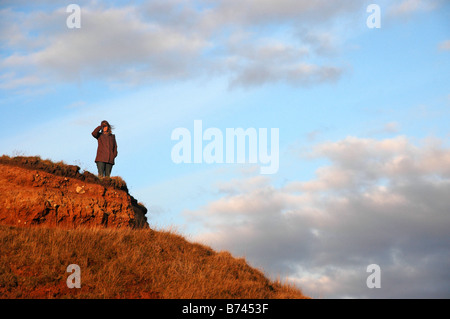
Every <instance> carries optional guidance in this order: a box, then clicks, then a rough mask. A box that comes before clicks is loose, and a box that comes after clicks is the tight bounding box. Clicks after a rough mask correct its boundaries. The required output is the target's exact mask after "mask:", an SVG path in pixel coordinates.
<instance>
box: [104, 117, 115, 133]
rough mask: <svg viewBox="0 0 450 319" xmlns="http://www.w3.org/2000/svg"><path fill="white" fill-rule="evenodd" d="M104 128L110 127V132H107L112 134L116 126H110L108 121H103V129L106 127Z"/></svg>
mask: <svg viewBox="0 0 450 319" xmlns="http://www.w3.org/2000/svg"><path fill="white" fill-rule="evenodd" d="M104 126H106V127H108V131H107V132H109V133H112V130H113V129H114V126H112V125H111V124H109V123H108V121H106V120H103V121H102V127H104Z"/></svg>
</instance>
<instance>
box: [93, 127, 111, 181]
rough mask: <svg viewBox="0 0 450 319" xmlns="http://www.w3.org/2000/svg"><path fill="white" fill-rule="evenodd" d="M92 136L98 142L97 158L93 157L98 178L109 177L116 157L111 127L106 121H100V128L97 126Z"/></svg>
mask: <svg viewBox="0 0 450 319" xmlns="http://www.w3.org/2000/svg"><path fill="white" fill-rule="evenodd" d="M92 136H93V137H95V138H96V139H97V141H98V147H97V156H96V157H95V163H96V164H97V169H98V177H100V178H103V177H105V176H106V177H110V176H111V170H112V167H113V165H114V164H115V162H114V159H115V158H116V157H117V142H116V136H115V135H114V134H112V127H111V125H110V124H109V123H108V121H102V122H101V124H100V126H97V127H96V128H95V130H94V131H93V132H92Z"/></svg>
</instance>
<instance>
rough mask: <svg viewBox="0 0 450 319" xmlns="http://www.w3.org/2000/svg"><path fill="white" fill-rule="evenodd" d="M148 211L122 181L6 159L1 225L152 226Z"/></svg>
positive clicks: (33, 160)
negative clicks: (148, 219)
mask: <svg viewBox="0 0 450 319" xmlns="http://www.w3.org/2000/svg"><path fill="white" fill-rule="evenodd" d="M146 213H147V209H146V208H145V207H144V206H143V205H141V204H139V203H138V202H137V201H136V199H134V198H133V197H132V196H131V195H130V194H129V193H128V188H127V186H126V184H125V182H124V181H123V180H122V179H121V178H120V177H113V178H111V179H105V180H100V179H98V178H97V177H96V176H95V175H93V174H91V173H89V172H84V173H83V174H81V173H80V172H79V167H78V166H73V165H66V164H63V163H53V162H50V161H48V160H41V159H40V158H39V157H15V158H9V157H7V156H2V157H1V158H0V223H1V224H8V225H17V226H31V225H46V226H59V227H69V228H74V227H78V226H89V227H95V226H100V227H108V228H109V227H111V228H123V227H130V228H148V223H147V218H146V216H145V214H146Z"/></svg>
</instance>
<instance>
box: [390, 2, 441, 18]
mask: <svg viewBox="0 0 450 319" xmlns="http://www.w3.org/2000/svg"><path fill="white" fill-rule="evenodd" d="M441 2H442V1H441V0H402V1H401V2H397V3H394V4H393V5H392V6H391V7H389V14H392V15H393V16H408V15H411V14H413V13H416V12H421V11H431V10H434V9H436V8H437V7H438V6H439V5H440V3H441Z"/></svg>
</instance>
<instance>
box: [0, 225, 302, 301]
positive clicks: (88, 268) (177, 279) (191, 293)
mask: <svg viewBox="0 0 450 319" xmlns="http://www.w3.org/2000/svg"><path fill="white" fill-rule="evenodd" d="M69 264H77V265H79V266H80V268H81V288H80V289H77V288H73V289H69V288H68V287H67V285H66V279H67V277H68V276H69V275H70V274H69V273H67V272H66V268H67V266H68V265H69ZM0 296H1V297H2V298H170V299H184V298H200V299H202V298H208V299H219V298H220V299H222V298H252V299H253V298H254V299H262V298H274V299H275V298H283V299H287V298H305V296H303V295H302V293H301V291H300V290H298V289H296V288H294V287H293V286H289V285H287V284H281V283H280V282H273V281H270V280H268V279H267V278H266V277H265V276H264V274H263V273H262V272H261V271H259V270H257V269H254V268H252V267H250V266H249V265H248V264H247V263H246V261H245V260H244V259H242V258H241V259H236V258H233V257H232V256H231V255H230V254H229V253H228V252H215V251H214V250H212V249H211V248H209V247H206V246H204V245H200V244H196V243H190V242H188V241H187V240H185V239H184V238H183V237H182V236H180V235H178V234H175V233H173V232H170V231H154V230H151V229H145V230H131V229H120V230H117V229H101V228H98V229H89V228H79V229H74V230H65V229H59V228H44V227H34V228H18V227H11V226H3V225H0Z"/></svg>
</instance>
